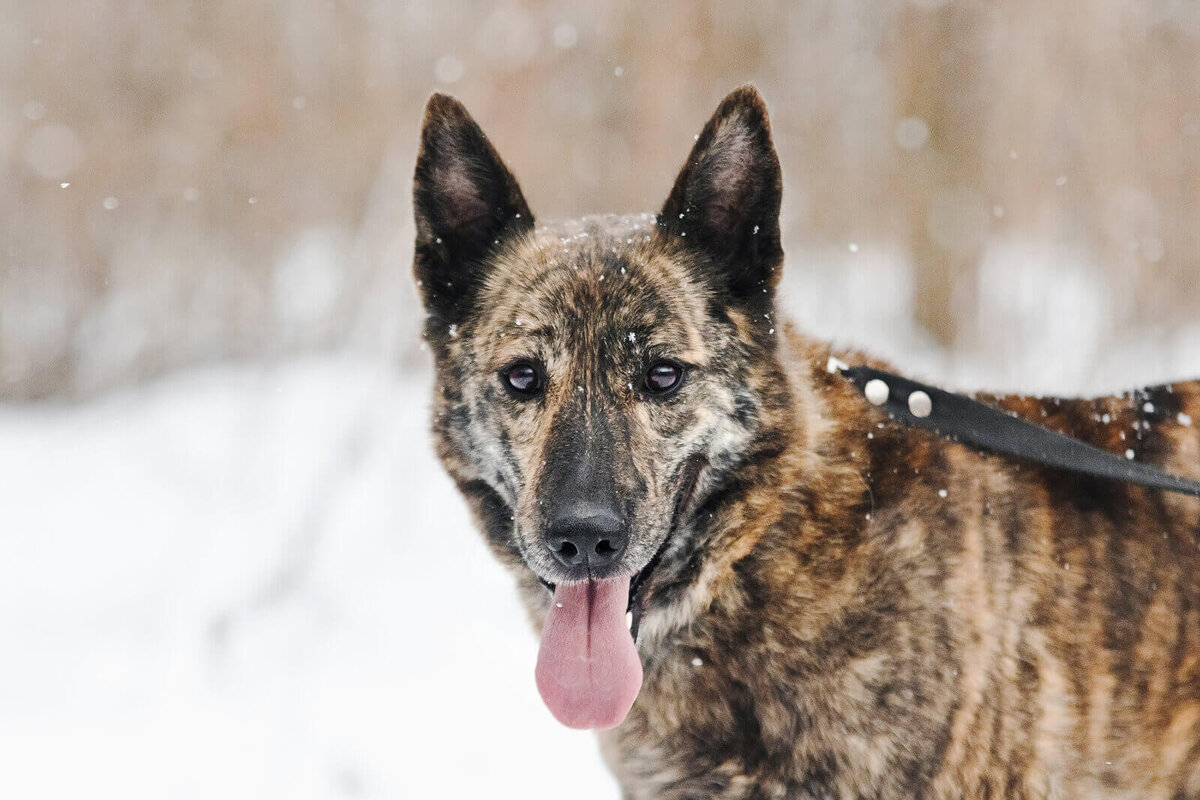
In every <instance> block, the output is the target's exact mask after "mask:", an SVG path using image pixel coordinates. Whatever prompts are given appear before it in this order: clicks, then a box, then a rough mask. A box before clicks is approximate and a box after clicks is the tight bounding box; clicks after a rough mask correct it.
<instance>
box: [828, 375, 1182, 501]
mask: <svg viewBox="0 0 1200 800" xmlns="http://www.w3.org/2000/svg"><path fill="white" fill-rule="evenodd" d="M829 365H830V370H829V371H830V372H840V373H841V374H842V375H843V376H844V377H846V378H848V379H849V380H850V381H851V382H853V383H854V385H855V386H857V387H858V388H859V389H861V390H862V392H863V394H864V395H866V397H867V400H868V401H870V402H871V403H872V404H873V405H876V406H879V407H880V408H883V409H885V410H886V411H887V412H888V413H889V414H891V415H892V417H894V418H895V419H897V420H899V421H901V422H904V423H906V424H908V425H913V426H915V427H918V428H927V429H929V430H932V431H935V432H936V433H940V434H941V435H943V436H948V437H950V438H951V439H954V440H956V441H959V442H962V443H964V444H968V445H971V446H973V447H977V448H980V449H982V450H988V451H991V452H993V453H1000V454H1003V455H1007V456H1014V457H1016V458H1023V459H1026V460H1029V461H1035V462H1037V463H1039V464H1044V465H1046V466H1049V467H1055V468H1057V469H1061V470H1066V471H1068V472H1077V473H1079V474H1081V475H1090V476H1092V477H1095V478H1104V479H1107V480H1113V481H1125V482H1128V483H1136V484H1140V485H1142V486H1148V487H1150V488H1153V489H1164V490H1166V491H1169V492H1179V493H1181V494H1188V495H1191V496H1193V497H1200V482H1196V481H1192V480H1188V479H1187V478H1183V477H1180V476H1179V475H1172V474H1170V473H1168V472H1163V471H1162V470H1160V469H1157V468H1156V467H1152V466H1150V465H1149V464H1145V463H1143V462H1139V461H1134V460H1132V459H1129V458H1122V457H1120V456H1117V455H1114V454H1112V453H1110V452H1108V451H1107V450H1101V449H1100V448H1099V447H1094V446H1092V445H1090V444H1087V443H1086V442H1081V441H1080V440H1078V439H1073V438H1071V437H1070V436H1066V435H1064V434H1061V433H1058V432H1057V431H1052V430H1050V429H1049V428H1044V427H1042V426H1041V425H1037V424H1035V423H1033V422H1028V421H1026V420H1024V419H1021V418H1019V417H1014V416H1011V415H1009V414H1007V413H1006V412H1004V411H1001V410H1000V409H998V408H993V407H992V406H989V405H984V404H983V403H980V402H978V401H977V400H972V399H971V398H969V397H964V396H962V395H959V394H953V393H951V392H946V391H943V390H941V389H938V388H935V387H933V386H926V385H925V384H923V383H918V382H916V381H913V380H909V379H908V378H902V377H900V376H899V375H893V374H891V373H890V372H883V371H882V370H877V369H872V368H870V367H850V366H846V365H844V364H842V363H840V362H839V361H837V360H836V359H831V360H830V362H829Z"/></svg>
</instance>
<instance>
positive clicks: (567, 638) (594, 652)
mask: <svg viewBox="0 0 1200 800" xmlns="http://www.w3.org/2000/svg"><path fill="white" fill-rule="evenodd" d="M628 601H629V577H628V576H626V577H624V578H616V579H613V580H608V581H585V582H583V583H563V584H559V586H558V588H557V589H556V590H555V592H554V602H553V604H551V606H550V614H549V615H548V616H547V617H546V627H545V628H543V629H542V646H541V650H539V651H538V661H537V673H536V674H537V685H538V691H539V692H541V694H542V699H543V700H544V701H546V706H547V707H548V708H549V709H550V713H552V714H554V716H555V718H556V719H557V720H558V721H559V722H561V723H562V724H564V725H566V726H567V727H568V728H612V727H615V726H617V725H620V724H621V721H622V720H624V719H625V715H626V714H628V713H629V709H630V707H632V706H633V701H634V699H635V698H637V694H638V690H639V689H641V688H642V662H641V661H640V660H639V659H638V654H637V647H635V646H634V644H633V637H632V636H630V635H629V628H628V626H626V624H625V608H626V605H627V604H628Z"/></svg>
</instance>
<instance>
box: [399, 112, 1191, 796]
mask: <svg viewBox="0 0 1200 800" xmlns="http://www.w3.org/2000/svg"><path fill="white" fill-rule="evenodd" d="M780 191H781V190H780V186H779V169H778V163H777V161H776V160H775V155H774V149H773V147H772V145H771V141H770V132H769V127H768V125H767V120H766V111H765V108H764V106H763V104H762V101H761V99H760V98H759V97H758V95H757V93H755V92H754V91H753V90H752V89H748V88H745V89H741V90H738V91H737V92H735V93H734V94H732V95H730V97H729V98H728V99H726V101H725V102H724V103H723V104H722V105H721V107H720V108H719V109H718V111H717V113H716V115H714V117H713V119H712V121H710V123H709V125H708V126H707V127H706V129H705V131H704V132H703V133H702V134H701V136H700V138H699V140H698V141H697V143H696V146H695V149H694V150H693V153H692V155H691V157H690V158H689V160H688V162H687V164H686V165H685V167H684V169H683V171H682V173H681V175H680V178H679V181H678V182H677V183H676V185H675V188H674V189H673V190H672V192H671V193H670V196H669V197H668V200H667V202H666V204H665V205H664V208H663V210H662V211H661V212H660V213H659V215H657V217H649V216H645V217H603V218H591V219H587V220H583V221H579V222H573V223H564V224H562V225H558V226H543V227H539V226H538V225H536V224H535V222H534V219H533V216H532V214H531V213H530V212H529V209H528V207H527V205H526V204H525V201H524V198H523V196H522V195H521V191H520V188H519V186H518V185H517V183H516V180H515V179H514V178H513V177H512V175H511V174H510V173H509V172H508V170H507V168H506V167H504V165H503V162H501V161H500V159H499V157H498V156H497V155H496V153H495V150H494V149H493V148H492V147H491V145H490V144H488V143H487V140H486V138H485V137H484V136H483V134H482V131H480V130H479V128H478V126H477V125H475V123H474V122H473V121H472V120H471V119H470V117H469V116H468V115H467V114H466V112H465V110H463V109H462V107H461V106H460V105H459V104H458V103H457V102H456V101H454V100H452V99H450V98H446V97H442V96H435V98H434V99H433V100H431V101H430V105H429V108H428V110H427V116H426V123H425V130H424V134H423V140H422V150H421V154H420V156H419V159H418V166H417V173H416V188H415V193H414V196H415V201H416V202H415V205H416V209H417V224H418V238H417V255H416V260H415V271H416V276H417V280H418V282H419V284H420V286H421V289H422V293H423V297H424V300H425V304H426V308H427V311H428V315H429V316H428V323H427V326H426V334H425V335H426V339H427V341H428V342H429V343H430V345H431V349H432V350H433V353H434V356H435V362H436V367H437V391H436V393H435V401H434V422H433V430H434V434H435V441H436V443H437V447H438V452H439V455H440V456H441V458H442V460H443V462H444V464H445V465H446V468H447V469H448V471H449V472H450V474H451V476H452V477H453V478H454V480H455V481H456V482H457V484H458V486H459V488H460V489H461V490H462V493H463V495H464V496H465V497H466V499H467V500H468V502H469V503H470V505H471V507H472V509H473V510H474V512H475V515H476V518H477V520H478V522H479V524H480V527H481V529H482V531H483V532H484V534H485V538H486V539H487V541H488V543H489V544H490V546H491V547H492V548H493V550H494V551H495V553H496V554H497V556H498V557H499V558H501V559H502V560H503V562H504V563H505V564H506V565H507V566H508V567H509V568H510V569H511V570H512V572H513V574H514V576H515V578H516V580H517V583H518V585H519V586H520V590H521V592H522V595H523V597H524V599H525V601H526V605H527V608H528V610H529V614H530V617H531V620H532V621H533V623H534V625H535V626H539V625H540V623H541V620H542V618H543V617H544V615H545V613H546V611H547V608H548V604H549V602H550V595H549V593H548V592H547V591H546V588H545V586H544V584H545V583H554V582H555V581H556V580H558V578H559V575H560V573H559V572H558V571H557V570H559V567H558V566H557V565H556V563H555V562H554V560H553V559H552V558H550V557H549V556H548V555H547V553H546V551H545V548H544V547H542V546H541V545H540V538H539V537H540V536H541V534H542V527H543V526H544V524H545V520H544V511H543V506H544V503H545V502H547V500H548V495H549V494H550V493H551V492H550V490H549V488H548V487H550V486H551V483H550V482H552V481H553V480H554V476H555V472H556V467H559V466H560V455H559V454H560V453H561V452H564V449H569V448H570V447H572V446H580V445H578V442H579V441H584V440H586V441H599V439H597V438H596V437H599V436H601V434H603V436H604V437H607V438H604V441H607V442H609V443H610V444H609V446H608V447H607V448H606V449H604V450H603V451H602V452H601V451H597V452H596V453H594V454H592V455H593V456H594V457H595V458H596V459H597V460H599V461H601V462H602V466H603V468H604V469H605V470H606V471H607V472H608V473H609V474H611V476H612V481H613V482H614V485H615V486H616V487H617V491H618V494H619V495H620V497H621V498H622V502H623V503H624V504H625V506H624V507H625V508H627V510H628V516H629V519H630V520H631V521H632V525H631V530H632V534H631V539H630V543H629V548H628V551H627V552H626V553H625V554H624V556H623V561H622V562H621V563H620V565H618V569H624V570H626V571H628V572H636V571H638V570H642V569H643V568H645V567H646V566H647V564H648V563H650V562H651V559H652V558H654V557H655V554H656V553H657V554H659V555H658V557H657V560H655V561H654V564H655V566H654V568H653V571H652V572H650V573H649V577H648V578H647V579H646V582H645V584H644V586H643V588H642V590H641V604H642V608H643V614H642V618H641V620H640V634H639V640H638V650H639V654H640V657H641V660H642V663H643V668H644V670H645V682H644V684H643V687H642V691H641V694H640V695H639V697H638V699H637V701H636V703H635V705H634V706H633V710H632V712H631V713H630V714H629V716H628V718H627V719H626V720H625V722H624V723H623V724H621V725H620V726H619V727H618V728H616V729H614V730H611V731H606V732H603V733H602V734H601V735H600V739H601V745H602V748H603V752H604V754H605V757H606V759H607V761H608V763H609V764H610V765H611V768H612V770H613V772H614V773H615V774H616V776H617V777H618V780H619V781H620V783H621V785H622V787H623V790H624V792H625V796H626V797H627V798H631V799H632V798H638V799H639V800H640V799H642V798H671V799H678V800H684V799H685V798H729V799H730V800H732V799H733V798H738V799H739V800H751V799H752V798H754V799H760V798H761V799H762V800H765V799H766V798H812V799H813V800H816V799H817V798H899V797H921V798H926V797H928V798H959V797H971V798H1057V797H1069V798H1094V797H1110V798H1131V799H1132V798H1151V799H1156V798H1162V800H1177V799H1179V798H1200V500H1197V499H1194V498H1189V497H1184V496H1176V495H1167V494H1164V493H1161V492H1157V491H1152V490H1149V489H1144V488H1140V487H1136V486H1131V485H1126V484H1120V483H1113V482H1107V481H1100V480H1094V479H1088V478H1083V477H1078V476H1073V475H1069V474H1064V473H1062V472H1059V471H1055V470H1052V469H1049V468H1042V467H1038V466H1035V465H1031V464H1026V463H1020V462H1017V461H1013V460H1007V459H1002V458H999V457H995V456H989V455H985V454H982V453H980V452H976V451H974V450H971V449H969V448H967V447H965V446H962V445H960V444H956V443H954V442H951V441H949V440H946V439H942V438H939V437H937V436H935V435H933V434H931V433H927V432H924V431H920V430H915V429H910V428H905V427H903V426H900V425H898V424H897V423H895V422H893V421H891V420H890V419H889V418H887V417H886V415H884V414H882V413H881V412H880V411H879V410H877V409H875V408H874V407H872V406H870V405H869V404H868V403H867V402H866V401H865V400H864V399H863V398H862V397H861V395H860V394H859V393H858V392H857V391H856V390H855V389H854V387H853V386H851V385H850V384H849V383H848V382H847V381H845V380H844V379H842V378H841V377H839V376H836V375H831V374H829V373H828V372H827V371H826V369H825V365H826V363H827V361H828V359H829V357H830V356H831V355H836V356H838V357H839V358H840V359H841V360H843V361H847V362H850V363H868V364H872V365H874V366H880V367H886V365H882V364H879V363H877V362H874V361H872V360H871V359H869V358H867V357H865V356H863V355H862V354H857V353H846V352H836V353H833V352H831V349H830V347H829V346H828V345H826V344H823V343H820V342H817V341H813V340H811V339H809V338H807V337H805V336H803V335H802V334H800V333H798V332H796V331H795V330H794V329H793V328H792V327H791V326H790V325H789V324H787V323H786V322H784V321H781V320H779V319H778V318H777V316H776V313H775V310H774V308H775V307H774V287H775V284H776V282H777V280H778V274H779V269H780V268H781V265H782V250H781V249H780V247H779V241H780V237H779V230H778V209H779V197H780ZM659 356H668V357H670V358H672V359H675V360H677V361H678V362H680V363H682V364H684V365H685V366H686V373H685V380H684V382H683V384H682V385H681V387H680V389H679V390H678V392H676V393H675V394H674V395H671V396H670V397H669V398H665V399H659V398H652V397H648V396H646V395H645V393H644V392H641V391H640V390H639V387H638V386H637V385H635V384H636V383H637V381H638V380H639V375H640V374H641V370H643V369H644V365H645V364H646V363H647V359H653V358H655V357H659ZM515 359H534V360H535V361H536V362H537V363H538V364H539V365H541V368H543V369H544V372H545V375H546V387H545V391H544V393H543V394H541V395H540V396H538V397H537V398H536V399H534V400H519V399H514V397H512V396H510V395H509V394H508V393H506V391H505V390H504V389H503V388H502V386H501V385H500V381H499V380H498V374H500V373H502V371H503V370H504V369H505V367H506V365H509V364H511V363H513V361H514V360H515ZM984 399H986V400H988V401H990V402H994V403H996V404H998V405H1000V406H1002V407H1004V408H1006V409H1008V410H1011V411H1013V412H1015V413H1017V414H1018V415H1020V416H1022V417H1025V418H1027V419H1031V420H1034V421H1036V422H1039V423H1042V424H1044V425H1047V426H1048V427H1051V428H1053V429H1055V430H1059V431H1062V432H1064V433H1067V434H1070V435H1072V436H1076V437H1078V438H1080V439H1083V440H1085V441H1089V442H1092V443H1094V444H1096V445H1098V446H1100V447H1103V448H1105V449H1108V450H1110V451H1112V452H1114V453H1118V454H1124V453H1125V451H1126V450H1132V451H1133V455H1134V457H1135V458H1137V459H1139V460H1142V461H1145V462H1148V463H1151V464H1157V465H1161V466H1162V467H1165V468H1167V469H1168V470H1170V471H1172V472H1175V473H1177V474H1180V475H1184V476H1190V477H1192V478H1200V382H1190V383H1178V384H1174V385H1172V386H1162V387H1156V388H1152V389H1147V390H1142V391H1138V392H1133V393H1130V394H1128V395H1125V396H1121V397H1110V398H1101V399H1096V400H1057V399H1034V398H1028V397H986V398H984ZM1193 420H1194V421H1195V422H1194V423H1193ZM573 443H574V445H573ZM696 469H699V470H700V471H699V472H698V473H697V474H698V478H697V479H696V481H695V485H694V489H693V490H691V491H688V490H687V489H686V487H685V485H684V484H686V483H688V480H687V479H688V476H689V475H690V474H692V473H694V471H695V470H696Z"/></svg>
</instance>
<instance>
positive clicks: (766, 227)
mask: <svg viewBox="0 0 1200 800" xmlns="http://www.w3.org/2000/svg"><path fill="white" fill-rule="evenodd" d="M782 193H783V188H782V177H781V174H780V170H779V157H778V156H777V155H776V154H775V145H774V143H773V142H772V141H771V125H770V122H769V121H768V119H767V107H766V104H765V103H763V99H762V97H761V96H760V95H759V93H758V91H757V90H755V89H754V87H753V86H743V87H742V88H740V89H737V90H735V91H734V92H733V93H732V94H730V95H729V96H728V97H726V98H725V100H724V101H722V102H721V105H720V106H719V107H718V108H717V111H716V113H715V114H713V117H712V119H710V120H709V121H708V124H707V125H705V126H704V130H703V131H702V132H701V133H700V136H699V138H698V139H697V140H696V144H695V146H694V147H693V148H692V153H691V155H690V156H688V160H687V163H686V164H684V166H683V170H682V171H680V173H679V177H678V178H676V179H675V187H674V188H673V189H671V194H670V196H669V197H668V198H667V202H666V203H665V204H664V205H663V208H662V211H661V212H659V215H658V226H659V229H660V230H661V231H663V232H664V233H665V234H667V235H669V236H678V237H681V238H682V243H683V244H684V245H685V246H686V247H688V248H689V249H692V250H693V251H694V252H696V253H698V254H700V255H701V256H702V257H703V260H704V261H705V262H706V263H705V264H704V265H703V268H704V269H706V270H708V271H710V272H711V273H712V277H713V278H715V280H716V281H717V283H718V288H720V289H723V290H727V291H729V292H730V294H731V295H732V297H733V299H734V300H738V301H743V302H749V303H752V304H755V305H757V303H758V302H759V301H764V300H765V301H767V302H769V301H770V299H771V297H772V295H773V294H774V291H773V290H774V287H775V284H776V283H777V282H778V281H779V272H780V268H781V266H782V263H783V247H782V245H781V244H780V239H779V203H780V199H781V197H782ZM683 237H685V238H683ZM764 290H765V291H764Z"/></svg>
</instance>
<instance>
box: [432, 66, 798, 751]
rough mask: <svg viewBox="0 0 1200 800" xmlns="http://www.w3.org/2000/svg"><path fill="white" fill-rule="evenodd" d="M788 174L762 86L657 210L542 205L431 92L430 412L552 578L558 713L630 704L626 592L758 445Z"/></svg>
mask: <svg viewBox="0 0 1200 800" xmlns="http://www.w3.org/2000/svg"><path fill="white" fill-rule="evenodd" d="M780 193H781V187H780V170H779V162H778V159H777V157H776V154H775V150H774V147H773V144H772V141H771V134H770V128H769V125H768V121H767V113H766V108H765V106H764V105H763V102H762V99H761V98H760V97H759V95H758V94H757V92H755V91H754V90H753V89H752V88H749V87H746V88H742V89H739V90H737V91H735V92H734V93H733V94H731V95H729V97H727V98H726V99H725V100H724V102H722V103H721V105H720V107H719V108H718V109H717V111H716V113H715V114H714V116H713V117H712V119H711V120H710V121H709V123H708V124H707V125H706V126H705V128H704V130H703V132H702V133H701V134H700V136H699V137H698V139H697V141H696V143H695V146H694V148H693V150H692V152H691V155H690V156H689V158H688V160H687V162H686V164H685V165H684V167H683V169H682V171H681V172H680V174H679V177H678V179H677V180H676V182H675V185H674V187H673V188H672V189H671V191H670V194H669V195H668V197H667V200H666V202H665V203H664V205H663V207H662V210H661V211H660V212H659V214H658V215H657V217H652V216H649V215H646V216H643V217H611V218H595V219H587V220H583V221H580V222H575V223H569V224H564V225H557V226H548V227H540V226H538V225H536V224H535V222H534V217H533V214H532V213H531V212H530V210H529V207H528V205H527V204H526V201H525V198H524V196H523V195H522V192H521V189H520V187H519V186H518V184H517V181H516V179H515V178H514V177H513V175H512V174H511V173H510V172H509V170H508V169H507V168H506V167H505V165H504V162H503V161H502V160H501V159H500V157H499V155H498V154H497V152H496V150H495V149H494V148H493V147H492V145H491V143H490V142H489V141H488V139H487V138H486V137H485V136H484V134H483V131H482V130H481V129H480V128H479V126H478V125H477V124H476V123H475V121H474V120H473V119H471V117H470V116H469V115H468V113H467V111H466V110H465V109H464V108H463V106H462V105H461V104H460V103H459V102H458V101H456V100H454V99H453V98H450V97H447V96H444V95H435V96H434V97H433V98H432V99H431V100H430V101H429V104H428V106H427V108H426V113H425V121H424V128H423V131H422V136H421V149H420V153H419V156H418V160H417V168H416V176H415V185H414V209H415V215H416V226H417V234H416V257H415V267H414V269H415V273H416V278H417V282H418V285H419V287H420V291H421V295H422V299H423V301H424V304H425V308H426V311H427V314H428V318H427V324H426V329H425V337H426V340H427V342H428V343H429V345H430V347H431V349H432V351H433V353H434V357H435V361H436V364H437V369H438V379H437V381H438V385H437V391H436V400H435V409H434V417H435V420H434V430H435V434H436V436H437V439H438V446H439V449H440V452H441V455H442V457H443V460H444V461H445V463H446V464H447V466H448V468H449V469H450V471H451V473H452V475H453V476H454V478H455V480H456V481H457V483H458V485H459V487H460V488H461V489H462V490H463V492H464V494H466V495H467V496H468V498H470V499H471V500H472V503H473V506H474V508H475V511H476V513H477V515H478V516H479V518H480V519H481V522H482V525H483V527H484V529H485V531H486V533H487V535H488V537H489V539H490V540H491V543H492V544H493V546H494V547H495V549H496V550H497V552H498V553H500V554H501V556H502V557H503V558H505V559H506V560H507V561H508V562H509V563H510V564H511V565H512V566H513V567H514V568H515V569H516V570H518V571H519V572H523V573H525V574H526V575H528V573H529V572H531V573H532V574H533V575H535V576H536V577H537V578H538V579H539V580H540V581H541V582H542V583H543V584H545V585H546V586H548V587H551V588H552V589H553V590H554V592H555V597H554V603H552V604H550V605H549V613H548V618H547V622H546V628H545V632H544V635H543V646H542V654H541V659H540V661H539V669H538V680H539V686H540V687H541V688H542V693H543V696H544V697H545V698H546V700H547V702H548V704H549V705H550V706H551V709H552V710H553V711H554V712H555V714H556V715H557V716H558V717H559V718H560V719H561V720H563V721H564V722H566V723H567V724H571V725H575V726H579V727H605V726H608V725H612V724H616V723H617V722H619V721H620V719H621V718H623V717H624V715H625V712H626V711H627V710H628V708H629V705H628V703H632V701H633V695H636V691H637V687H636V683H637V682H640V666H638V665H637V653H636V651H635V650H634V649H633V642H632V639H631V638H630V636H629V634H628V633H627V632H626V625H625V624H623V623H624V622H625V617H626V614H625V612H626V607H627V606H632V608H633V610H634V611H635V612H636V613H641V612H642V611H643V609H642V607H641V606H642V603H643V601H645V602H647V603H648V598H649V597H651V596H652V594H653V593H649V594H647V593H646V587H647V582H648V581H649V580H650V579H651V577H653V575H652V573H657V574H658V575H659V576H660V577H665V575H666V573H668V572H669V567H668V564H667V563H666V562H667V561H670V562H671V567H673V568H674V569H675V570H676V571H677V572H680V571H683V565H684V564H685V563H686V562H687V560H688V557H689V556H688V553H687V552H685V551H686V542H684V540H685V539H686V532H687V531H690V530H692V529H693V528H694V527H695V525H694V523H695V517H696V516H697V512H698V509H701V508H702V507H703V505H704V503H705V501H706V499H711V498H713V497H714V496H715V495H716V494H718V493H719V492H721V491H722V489H723V488H724V487H725V486H726V485H727V484H728V483H729V482H730V481H731V480H732V476H733V475H734V473H735V470H736V468H737V467H738V466H739V465H740V464H742V463H744V462H745V460H746V459H747V458H749V457H751V456H752V455H753V453H752V451H753V449H754V448H755V447H756V446H762V427H763V426H762V420H761V413H760V412H761V410H762V407H763V405H764V402H765V399H766V395H767V394H768V393H770V392H771V391H776V390H778V388H779V387H777V386H776V387H772V385H771V384H772V383H773V381H775V380H777V379H778V373H777V370H770V369H768V370H766V371H765V372H764V370H763V366H762V365H764V364H766V365H772V364H775V359H774V349H775V342H776V341H777V339H778V335H779V334H781V333H782V331H779V332H778V333H777V331H776V327H777V323H776V322H775V319H774V313H773V295H774V288H775V285H776V283H777V281H778V277H779V272H780V268H781V263H782V259H783V251H782V248H781V246H780V233H779V203H780ZM768 373H771V374H768ZM673 578H674V580H676V581H678V580H680V576H679V575H675V576H673ZM643 595H646V596H643ZM644 612H645V613H647V614H650V613H653V606H652V604H649V603H648V605H647V607H646V608H645V609H644ZM580 663H582V664H587V665H588V667H587V669H586V670H584V672H583V673H579V672H578V671H577V670H576V669H575V667H573V666H572V665H573V664H580ZM635 672H636V673H637V674H636V676H635V675H634V673H635ZM634 677H636V678H637V681H636V682H635V681H634ZM584 684H586V686H585V685H584ZM631 692H632V694H631Z"/></svg>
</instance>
